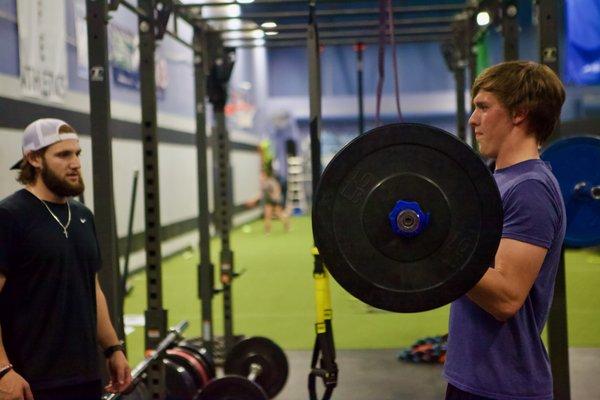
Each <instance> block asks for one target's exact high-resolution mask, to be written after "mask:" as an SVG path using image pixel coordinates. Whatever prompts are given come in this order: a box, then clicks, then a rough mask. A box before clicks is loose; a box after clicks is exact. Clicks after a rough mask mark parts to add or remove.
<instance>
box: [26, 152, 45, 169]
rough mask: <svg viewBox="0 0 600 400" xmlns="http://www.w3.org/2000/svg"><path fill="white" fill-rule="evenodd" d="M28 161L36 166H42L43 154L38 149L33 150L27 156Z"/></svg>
mask: <svg viewBox="0 0 600 400" xmlns="http://www.w3.org/2000/svg"><path fill="white" fill-rule="evenodd" d="M25 158H26V159H27V162H29V164H31V165H32V166H33V167H34V168H39V169H41V168H42V155H41V154H39V153H38V152H36V151H33V152H31V153H29V154H27V155H26V156H25Z"/></svg>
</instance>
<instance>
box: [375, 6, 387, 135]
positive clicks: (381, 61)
mask: <svg viewBox="0 0 600 400" xmlns="http://www.w3.org/2000/svg"><path fill="white" fill-rule="evenodd" d="M377 70H378V72H379V78H378V79H377V97H376V98H377V103H376V105H375V124H376V125H377V126H379V125H381V119H380V118H379V116H380V114H381V94H382V92H383V81H384V80H385V0H380V1H379V50H378V54H377Z"/></svg>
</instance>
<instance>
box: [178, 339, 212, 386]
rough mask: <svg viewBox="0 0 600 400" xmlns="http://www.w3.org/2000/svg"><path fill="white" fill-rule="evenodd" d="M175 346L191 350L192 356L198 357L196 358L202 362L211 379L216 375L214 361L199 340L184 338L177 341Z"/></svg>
mask: <svg viewBox="0 0 600 400" xmlns="http://www.w3.org/2000/svg"><path fill="white" fill-rule="evenodd" d="M177 346H178V347H181V348H184V349H187V350H189V351H191V352H192V353H193V354H194V356H196V358H198V360H199V361H201V362H202V363H203V364H204V367H205V369H206V371H207V372H208V375H209V376H210V378H211V379H212V378H214V377H215V376H217V373H216V371H215V363H214V361H213V359H212V358H211V357H210V356H209V355H208V352H207V350H206V347H204V344H203V343H202V342H201V341H191V340H184V341H182V342H179V343H178V344H177Z"/></svg>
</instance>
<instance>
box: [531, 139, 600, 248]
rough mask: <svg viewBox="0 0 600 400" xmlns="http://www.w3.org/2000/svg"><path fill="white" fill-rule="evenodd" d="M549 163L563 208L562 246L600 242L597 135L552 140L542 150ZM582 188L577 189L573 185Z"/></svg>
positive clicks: (587, 245)
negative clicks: (565, 226)
mask: <svg viewBox="0 0 600 400" xmlns="http://www.w3.org/2000/svg"><path fill="white" fill-rule="evenodd" d="M542 159H544V160H545V161H548V162H549V163H550V165H551V166H552V172H553V173H554V176H555V177H556V179H557V180H558V184H559V185H560V191H561V194H562V196H563V199H564V202H565V208H566V211H567V232H566V234H565V246H567V247H591V246H597V245H599V244H600V200H598V199H597V195H596V198H594V196H592V192H591V190H592V188H595V189H593V190H600V138H598V137H592V136H575V137H569V138H565V139H561V140H559V141H557V142H554V143H552V144H551V145H550V146H549V147H548V148H547V149H546V150H544V152H543V153H542ZM582 184H583V186H584V187H583V188H582V189H584V190H581V192H577V190H576V187H577V185H582Z"/></svg>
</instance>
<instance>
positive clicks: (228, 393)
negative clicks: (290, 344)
mask: <svg viewBox="0 0 600 400" xmlns="http://www.w3.org/2000/svg"><path fill="white" fill-rule="evenodd" d="M224 371H225V374H226V376H225V377H223V378H219V379H215V380H213V381H211V382H210V383H208V385H206V386H205V387H204V389H202V391H201V392H200V395H199V396H198V400H268V399H272V398H274V397H275V396H276V395H277V394H278V393H279V392H280V391H281V390H282V389H283V387H284V386H285V382H286V380H287V376H288V362H287V357H286V356H285V353H284V352H283V350H282V349H281V348H280V347H279V346H278V345H277V344H275V342H273V341H272V340H270V339H267V338H264V337H260V336H255V337H250V338H248V339H244V340H242V341H240V342H238V343H237V344H236V345H235V346H233V348H232V349H231V351H230V352H229V353H228V354H227V356H226V358H225V365H224Z"/></svg>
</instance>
